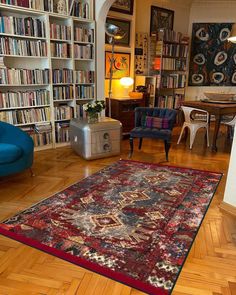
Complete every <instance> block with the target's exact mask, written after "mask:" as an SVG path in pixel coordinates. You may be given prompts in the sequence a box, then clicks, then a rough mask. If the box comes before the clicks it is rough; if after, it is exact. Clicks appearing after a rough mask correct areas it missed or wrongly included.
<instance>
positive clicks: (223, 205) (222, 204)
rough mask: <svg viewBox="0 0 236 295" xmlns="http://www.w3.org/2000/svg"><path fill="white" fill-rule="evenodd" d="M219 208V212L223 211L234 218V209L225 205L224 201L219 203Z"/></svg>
mask: <svg viewBox="0 0 236 295" xmlns="http://www.w3.org/2000/svg"><path fill="white" fill-rule="evenodd" d="M219 208H220V209H221V210H223V211H224V212H226V213H229V214H230V215H233V216H235V217H236V207H234V206H232V205H230V204H228V203H225V202H224V201H223V202H221V204H220V205H219Z"/></svg>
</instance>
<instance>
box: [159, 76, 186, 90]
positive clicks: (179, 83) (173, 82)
mask: <svg viewBox="0 0 236 295" xmlns="http://www.w3.org/2000/svg"><path fill="white" fill-rule="evenodd" d="M159 81H160V79H158V83H159ZM185 82H186V75H183V74H171V75H168V76H162V79H161V84H160V87H161V88H183V87H185Z"/></svg>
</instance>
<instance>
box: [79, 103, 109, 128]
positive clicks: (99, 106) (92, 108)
mask: <svg viewBox="0 0 236 295" xmlns="http://www.w3.org/2000/svg"><path fill="white" fill-rule="evenodd" d="M103 109H105V101H104V100H97V101H94V102H89V103H87V104H86V105H85V106H84V111H85V112H86V113H87V118H88V123H89V124H94V123H97V122H98V115H99V113H101V111H102V110H103Z"/></svg>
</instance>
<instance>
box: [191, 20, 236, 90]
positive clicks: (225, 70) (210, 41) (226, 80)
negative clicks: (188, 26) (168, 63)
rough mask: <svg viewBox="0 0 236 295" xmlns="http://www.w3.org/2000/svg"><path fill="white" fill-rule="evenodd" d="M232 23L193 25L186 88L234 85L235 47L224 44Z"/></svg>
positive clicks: (235, 80) (235, 74)
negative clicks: (187, 86)
mask: <svg viewBox="0 0 236 295" xmlns="http://www.w3.org/2000/svg"><path fill="white" fill-rule="evenodd" d="M231 29H232V23H217V24H216V23H194V24H193V30H192V46H191V57H190V64H189V82H188V85H189V86H232V85H236V44H233V43H231V42H229V41H227V38H228V37H229V35H230V32H231Z"/></svg>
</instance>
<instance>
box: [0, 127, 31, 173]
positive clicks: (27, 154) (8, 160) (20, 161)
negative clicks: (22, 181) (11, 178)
mask: <svg viewBox="0 0 236 295" xmlns="http://www.w3.org/2000/svg"><path fill="white" fill-rule="evenodd" d="M33 156H34V143H33V140H32V138H31V137H30V136H29V135H28V134H27V133H25V132H24V131H22V130H21V129H20V128H18V127H15V126H13V125H11V124H8V123H4V122H0V176H7V175H10V174H14V173H18V172H21V171H23V170H25V169H27V168H31V166H32V164H33Z"/></svg>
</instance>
